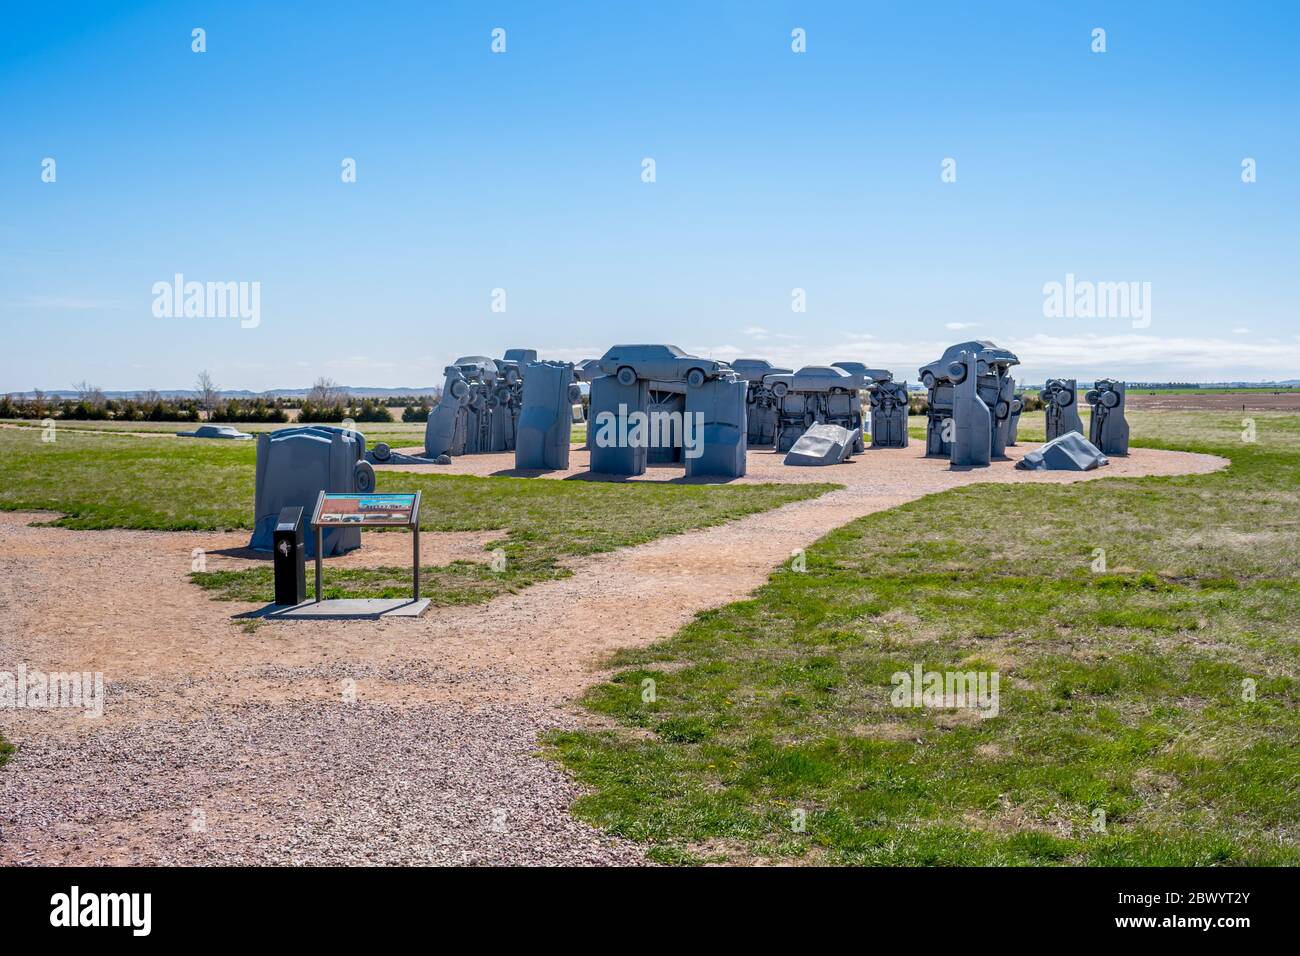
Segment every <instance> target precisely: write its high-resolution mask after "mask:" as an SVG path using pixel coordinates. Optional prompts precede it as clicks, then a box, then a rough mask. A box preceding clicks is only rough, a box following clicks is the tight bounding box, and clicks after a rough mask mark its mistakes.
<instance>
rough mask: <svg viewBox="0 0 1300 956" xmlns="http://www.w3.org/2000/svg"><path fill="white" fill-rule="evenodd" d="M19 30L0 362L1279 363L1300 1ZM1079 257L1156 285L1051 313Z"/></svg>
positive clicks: (1297, 373)
mask: <svg viewBox="0 0 1300 956" xmlns="http://www.w3.org/2000/svg"><path fill="white" fill-rule="evenodd" d="M196 27H202V28H203V29H205V30H206V40H207V51H206V52H204V53H194V52H192V50H191V31H192V30H193V29H194V28H196ZM1097 27H1100V28H1103V29H1105V31H1106V52H1105V53H1094V52H1092V50H1091V45H1092V42H1093V40H1092V31H1093V30H1094V28H1097ZM494 28H503V29H504V30H505V31H506V52H505V53H503V54H494V53H493V52H492V51H491V48H490V44H491V39H492V37H491V32H492V30H493V29H494ZM795 28H802V29H803V30H805V31H806V37H807V52H806V53H802V54H800V53H795V52H793V51H792V50H791V31H792V30H794V29H795ZM3 30H4V32H3V34H2V35H0V124H2V125H0V129H2V130H3V132H2V133H0V328H2V329H3V332H4V342H5V348H4V349H3V352H2V353H0V390H15V391H17V390H24V389H31V388H32V387H33V386H39V387H42V388H46V389H52V388H61V387H67V386H68V385H70V384H71V383H72V382H73V381H77V380H81V379H88V380H90V381H92V382H94V383H96V384H99V385H101V386H103V387H105V388H111V389H117V388H128V389H135V388H148V387H152V388H160V389H165V388H185V387H189V386H191V385H192V383H193V381H194V377H195V374H196V372H197V371H198V370H199V369H201V368H205V367H206V368H208V369H209V370H210V371H211V372H212V375H213V377H214V378H215V379H216V381H217V382H218V384H220V385H221V386H223V387H227V388H254V389H264V388H273V387H295V386H303V385H307V384H310V382H311V381H312V380H313V379H315V378H316V377H317V376H320V375H326V376H329V377H331V378H334V379H336V380H338V381H341V382H344V383H346V384H351V385H372V386H384V385H388V386H422V385H432V384H437V383H440V382H441V378H442V375H441V370H442V368H443V366H444V365H446V364H447V363H448V362H449V361H451V360H452V359H454V358H455V357H456V356H458V355H464V354H487V355H493V356H498V355H500V354H501V353H502V352H503V351H504V350H505V349H506V348H510V347H525V348H537V349H538V350H539V351H540V352H541V353H542V354H543V357H551V358H566V359H574V360H576V359H581V358H584V357H590V356H593V355H598V354H600V353H601V352H603V351H604V350H605V348H607V347H608V346H609V345H612V344H614V343H615V342H625V341H666V342H671V343H675V344H678V345H680V346H682V347H684V348H687V349H688V350H691V351H696V352H700V353H705V354H710V355H712V356H713V357H716V358H724V359H725V358H736V357H767V358H771V359H773V360H776V361H778V362H781V363H783V364H793V365H802V364H809V363H818V362H829V361H838V360H855V361H864V362H867V363H868V364H870V365H884V366H888V367H892V368H894V369H895V372H896V374H897V375H898V376H899V377H900V378H901V377H907V378H910V379H914V378H915V369H916V366H917V365H919V364H922V363H924V362H928V361H930V360H932V359H934V358H936V357H937V356H938V354H939V352H940V350H941V349H942V348H943V347H944V346H946V345H948V344H951V343H952V342H955V341H960V340H963V339H967V338H973V337H974V338H989V339H992V340H994V341H995V342H997V343H998V344H999V345H1002V346H1004V347H1009V348H1012V349H1014V350H1016V351H1017V352H1018V354H1020V356H1021V358H1022V360H1023V361H1024V368H1023V370H1022V375H1021V376H1020V377H1021V378H1022V380H1026V381H1031V382H1032V381H1041V380H1042V378H1043V377H1044V376H1047V375H1055V374H1066V375H1078V376H1080V377H1083V378H1088V379H1091V378H1092V377H1094V376H1103V375H1115V376H1121V377H1125V378H1129V379H1131V380H1151V379H1160V380H1165V379H1175V380H1220V379H1252V380H1254V379H1266V378H1267V379H1271V378H1300V322H1297V321H1296V318H1297V304H1296V302H1297V298H1296V295H1295V291H1294V288H1293V285H1294V282H1295V276H1296V274H1297V271H1298V270H1297V268H1296V262H1297V253H1298V252H1300V240H1298V238H1297V235H1298V231H1297V213H1300V186H1298V185H1297V179H1298V177H1300V126H1298V124H1297V118H1298V117H1300V111H1298V110H1297V103H1300V97H1298V96H1297V94H1298V93H1300V66H1297V60H1298V58H1297V56H1296V52H1295V51H1296V49H1297V48H1298V47H1300V5H1297V4H1291V3H1277V4H1238V3H1216V4H1189V3H1167V4H1165V3H1143V4H1131V3H1116V4H1087V3H1048V2H1037V3H1024V4H990V5H983V4H979V5H977V4H968V3H952V4H947V3H926V4H901V3H900V4H864V3H854V4H849V3H844V4H840V3H763V2H748V3H740V2H735V3H729V2H716V3H710V2H696V3H680V4H677V3H656V4H621V3H620V4H608V3H606V4H596V3H590V4H584V3H564V2H554V3H546V4H539V3H518V4H490V3H469V2H466V3H432V2H423V3H383V2H375V3H365V4H361V3H355V2H350V3H296V4H295V3H277V4H256V3H239V2H230V0H223V2H220V3H218V2H212V3H176V2H170V3H93V2H86V3H79V4H68V5H40V6H32V5H17V4H14V5H11V6H9V7H8V8H7V9H6V11H5V23H4V27H3ZM47 157H48V158H53V159H54V160H55V162H56V164H57V165H56V167H55V168H56V179H55V181H54V182H43V181H42V163H43V160H44V159H45V158H47ZM346 157H351V158H353V159H355V161H356V164H357V181H356V182H355V183H343V182H342V181H341V178H340V164H341V162H342V161H343V159H344V158H346ZM647 157H648V158H652V159H653V160H654V161H655V173H656V178H655V181H654V182H652V183H647V182H643V181H642V161H643V159H645V158H647ZM1247 157H1249V158H1253V159H1254V160H1255V161H1256V163H1257V181H1256V182H1254V183H1249V184H1248V183H1243V182H1242V179H1241V164H1242V160H1243V159H1244V158H1247ZM947 158H952V159H955V160H956V172H957V176H956V181H955V182H943V181H941V175H940V174H941V168H942V166H941V164H942V163H943V161H944V160H945V159H947ZM176 273H181V274H183V275H184V276H185V278H186V279H187V280H191V281H200V282H207V281H213V282H258V283H260V290H261V309H260V316H259V322H258V324H257V326H256V327H255V328H241V325H240V322H239V321H238V320H237V319H231V318H216V317H209V318H198V317H190V318H159V317H157V316H155V315H154V313H153V309H152V305H153V301H154V296H153V292H152V287H153V285H154V283H156V282H160V281H165V282H170V281H171V280H172V277H173V275H174V274H176ZM1067 274H1073V275H1074V276H1076V279H1077V280H1079V281H1085V282H1088V281H1091V282H1138V283H1150V290H1151V293H1150V315H1149V319H1150V322H1149V325H1147V326H1146V327H1140V326H1141V323H1136V326H1137V327H1135V322H1134V321H1132V320H1131V319H1130V318H1129V317H1126V316H1121V317H1104V318H1081V317H1068V318H1067V317H1050V318H1049V317H1045V316H1044V314H1043V308H1044V293H1043V288H1044V284H1045V283H1049V282H1053V281H1055V282H1064V280H1065V277H1066V275H1067ZM494 289H504V290H505V292H506V311H505V312H503V313H502V312H494V311H492V303H493V298H492V297H493V290H494ZM793 289H803V290H805V295H806V302H807V310H806V311H805V312H794V311H792V309H791V302H792V290H793Z"/></svg>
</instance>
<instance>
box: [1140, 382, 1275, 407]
mask: <svg viewBox="0 0 1300 956" xmlns="http://www.w3.org/2000/svg"><path fill="white" fill-rule="evenodd" d="M1125 401H1127V402H1128V405H1129V407H1131V408H1132V409H1133V410H1134V411H1143V412H1207V411H1218V412H1243V411H1245V412H1296V411H1300V391H1291V392H1270V391H1268V390H1266V389H1262V388H1261V389H1259V390H1258V391H1250V392H1233V393H1226V392H1207V393H1205V394H1203V395H1198V394H1196V393H1195V392H1193V393H1190V394H1185V395H1171V394H1169V393H1167V392H1150V391H1147V392H1143V391H1140V390H1137V389H1129V391H1128V394H1127V395H1126V396H1125Z"/></svg>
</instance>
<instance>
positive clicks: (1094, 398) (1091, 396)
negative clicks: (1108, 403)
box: [1083, 388, 1101, 405]
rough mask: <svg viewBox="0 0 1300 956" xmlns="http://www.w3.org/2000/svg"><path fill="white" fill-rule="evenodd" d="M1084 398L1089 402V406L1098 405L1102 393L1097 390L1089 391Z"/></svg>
mask: <svg viewBox="0 0 1300 956" xmlns="http://www.w3.org/2000/svg"><path fill="white" fill-rule="evenodd" d="M1083 397H1084V398H1086V399H1087V400H1088V404H1089V405H1096V404H1097V402H1098V400H1099V399H1100V398H1101V392H1099V391H1097V390H1096V389H1095V388H1093V389H1089V390H1088V393H1087V394H1086V395H1084V396H1083Z"/></svg>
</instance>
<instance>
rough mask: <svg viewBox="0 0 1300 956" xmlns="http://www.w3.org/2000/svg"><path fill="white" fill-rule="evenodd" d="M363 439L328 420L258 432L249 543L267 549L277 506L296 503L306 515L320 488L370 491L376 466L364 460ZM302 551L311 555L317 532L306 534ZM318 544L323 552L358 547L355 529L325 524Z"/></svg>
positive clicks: (364, 442)
mask: <svg viewBox="0 0 1300 956" xmlns="http://www.w3.org/2000/svg"><path fill="white" fill-rule="evenodd" d="M365 455H366V439H365V436H364V435H362V434H361V433H360V432H357V431H353V430H351V429H348V428H338V427H335V426H332V425H305V426H300V427H297V428H281V429H279V430H277V431H274V432H262V433H261V434H260V435H258V436H257V471H256V476H257V477H256V482H255V485H254V505H253V537H252V539H251V540H250V541H249V543H248V544H249V547H250V548H252V549H254V550H255V551H270V550H271V548H272V546H273V544H274V541H273V532H274V531H275V523H276V519H277V518H278V517H279V514H280V509H281V508H287V507H301V508H302V509H303V512H304V514H305V515H307V516H310V515H311V513H312V510H313V509H314V508H315V507H316V498H317V496H318V495H319V494H320V493H321V492H322V491H326V492H334V493H366V492H371V491H374V490H375V471H374V469H373V468H372V467H371V466H370V464H369V462H367V461H365V460H364V458H365ZM306 545H307V556H308V557H315V556H316V536H315V535H314V534H309V535H307V538H306ZM322 545H323V548H324V553H325V556H326V557H330V556H333V555H336V554H343V553H345V552H347V551H351V550H353V549H355V548H359V547H361V530H360V529H359V528H328V529H326V531H325V533H324V537H323V539H322Z"/></svg>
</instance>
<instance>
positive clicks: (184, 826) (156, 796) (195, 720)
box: [0, 445, 1227, 863]
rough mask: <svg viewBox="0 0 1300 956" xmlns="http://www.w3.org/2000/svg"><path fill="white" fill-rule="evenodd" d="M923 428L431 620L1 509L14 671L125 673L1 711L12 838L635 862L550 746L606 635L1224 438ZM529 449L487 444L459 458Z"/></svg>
mask: <svg viewBox="0 0 1300 956" xmlns="http://www.w3.org/2000/svg"><path fill="white" fill-rule="evenodd" d="M1031 447H1033V446H1029V445H1026V446H1022V447H1021V448H1020V449H1018V451H1020V452H1021V453H1023V451H1026V450H1028V449H1029V448H1031ZM921 451H922V449H920V448H919V447H916V446H913V447H912V448H910V449H906V450H896V451H882V452H869V453H868V454H866V455H864V456H862V457H860V458H859V459H857V460H856V462H855V463H853V464H850V465H844V466H838V467H835V468H827V469H794V468H784V467H783V466H780V465H779V464H778V462H779V459H778V458H777V456H774V455H771V454H767V453H751V469H750V470H751V479H752V480H759V479H762V480H782V481H826V480H831V481H836V482H841V483H843V484H845V485H846V487H845V488H844V489H843V490H840V491H835V492H832V493H830V494H828V495H824V496H822V497H821V498H818V499H814V500H811V501H805V502H797V503H794V504H791V505H787V506H785V507H784V508H780V509H778V510H776V511H771V512H767V513H764V514H759V515H753V516H750V517H748V518H745V519H742V520H739V521H735V522H732V523H730V524H727V525H723V526H720V527H716V528H708V529H702V530H699V531H693V532H689V533H686V534H682V535H675V536H671V537H666V538H661V539H659V540H657V541H653V542H650V543H648V544H646V545H642V546H640V547H636V548H629V549H625V550H623V551H619V552H615V553H613V554H609V555H600V556H596V557H593V558H590V559H586V560H583V561H581V562H579V563H577V564H576V565H575V567H574V574H573V575H572V576H571V577H569V578H566V579H563V580H559V581H549V582H544V583H541V584H538V585H534V586H533V587H531V588H528V589H527V590H525V591H523V592H521V593H520V594H517V595H507V596H504V597H501V598H498V599H497V600H495V601H493V602H492V603H491V604H489V605H487V606H485V607H484V606H479V607H467V608H450V609H442V610H433V611H431V612H430V613H429V614H428V615H426V616H425V617H424V618H422V619H414V620H411V619H408V620H397V619H394V620H386V621H382V622H362V621H354V622H347V621H342V622H340V621H331V622H274V623H265V624H260V625H256V626H250V625H249V624H248V623H247V622H244V621H240V620H238V619H235V618H234V615H235V614H238V613H240V612H242V611H246V610H248V609H250V606H248V605H238V604H231V603H224V602H217V601H212V600H210V599H208V597H207V596H206V595H205V594H204V593H203V592H202V591H200V590H199V589H198V588H197V587H195V586H194V585H192V584H190V583H189V582H188V579H187V575H188V573H189V572H190V570H191V563H192V560H193V554H194V549H196V548H197V549H202V550H203V551H204V552H205V554H206V555H207V558H208V560H209V562H210V563H209V567H210V568H212V567H217V566H237V565H239V564H241V563H246V562H247V561H249V560H250V559H249V558H248V557H247V556H246V555H245V554H244V553H243V552H241V551H240V550H239V549H240V548H241V547H242V545H243V544H244V542H245V540H246V538H245V536H243V535H214V534H192V533H170V534H168V533H154V532H131V531H100V532H78V531H68V530H64V529H58V528H41V527H30V526H29V525H28V522H29V521H30V520H31V517H32V516H30V515H18V514H0V671H3V670H10V671H13V670H15V668H16V666H17V664H18V663H24V664H26V666H27V667H28V668H29V669H35V668H40V669H42V670H46V671H49V670H77V671H91V672H94V671H99V672H102V673H103V674H104V679H105V681H106V685H107V693H106V697H107V702H106V706H105V709H104V716H103V717H102V718H98V719H90V720H88V719H85V718H84V717H82V716H80V715H79V714H77V713H75V712H71V711H68V710H62V711H50V710H0V731H3V733H4V734H5V735H6V736H7V737H8V738H9V739H11V740H12V741H14V742H15V743H18V744H19V745H20V746H21V750H20V752H19V753H18V754H17V755H16V756H15V757H14V758H13V759H12V760H11V761H10V763H9V764H8V765H7V766H6V767H5V768H4V769H3V770H0V863H9V862H42V861H44V862H86V863H89V862H97V861H104V860H110V859H111V860H116V861H119V862H130V863H146V862H182V863H184V862H193V863H206V862H271V863H275V862H311V863H366V862H387V863H397V862H427V863H434V862H493V863H510V862H555V863H575V862H636V861H638V860H639V859H640V855H639V851H638V850H637V849H636V848H635V847H633V846H628V845H623V844H618V843H616V842H614V841H610V840H608V839H606V838H604V837H602V836H601V835H600V834H598V833H596V832H594V831H592V830H590V829H589V828H586V827H584V826H581V825H579V824H577V823H575V822H574V821H573V820H572V819H571V817H569V815H568V814H567V807H568V805H569V803H570V802H571V801H572V799H573V798H574V797H575V795H576V793H575V791H574V788H573V786H572V784H571V783H570V781H569V780H568V779H567V778H566V777H565V776H564V775H563V774H561V773H559V772H557V771H556V770H555V769H554V768H553V767H551V766H549V765H548V764H546V763H545V762H544V761H541V760H539V759H537V758H536V756H535V755H534V754H533V751H534V749H535V742H536V736H537V734H538V733H539V732H540V731H541V730H543V729H545V728H548V727H555V726H562V725H566V724H572V723H574V722H575V721H577V720H578V719H580V718H579V715H577V714H576V713H574V712H573V711H572V709H570V708H568V707H566V705H567V704H569V703H570V702H571V700H572V698H573V697H574V696H575V695H576V694H578V693H579V692H580V691H581V690H582V689H583V688H584V687H585V686H587V685H588V684H590V683H591V682H592V681H593V680H594V679H596V678H597V677H598V676H599V668H600V666H601V662H602V660H604V659H605V657H606V655H607V654H608V653H609V652H611V651H613V650H616V649H618V648H622V647H628V646H633V645H639V644H645V643H648V642H651V641H654V640H658V639H661V638H663V637H666V636H668V635H670V634H672V633H673V632H674V631H675V630H676V629H677V628H679V627H680V626H682V625H683V624H685V623H686V622H687V621H689V620H690V619H691V617H692V616H693V615H694V614H696V613H697V612H699V611H701V610H704V609H707V608H711V607H716V606H719V605H722V604H725V603H728V602H730V601H733V600H736V599H739V598H742V597H744V596H745V595H747V594H748V593H750V592H751V591H752V590H753V589H754V588H755V587H757V586H758V585H760V584H762V583H763V581H764V580H766V578H767V575H768V574H769V573H770V572H771V570H772V568H773V567H775V566H776V565H777V564H779V563H780V562H781V561H783V560H785V559H787V558H788V557H789V555H790V554H791V552H792V551H793V550H794V549H795V548H802V547H807V546H808V545H810V544H811V543H812V542H814V541H815V540H817V539H818V538H819V537H821V536H822V535H823V534H825V533H826V532H828V531H830V530H832V529H834V528H836V527H839V526H841V525H843V524H845V523H847V522H848V521H851V520H853V519H854V518H857V517H859V516H861V515H865V514H869V513H872V512H874V511H879V510H882V509H885V508H889V507H893V506H895V505H898V504H901V503H903V502H906V501H911V500H914V499H916V498H919V497H922V496H923V495H927V494H932V493H935V492H938V491H943V490H945V489H947V488H952V487H956V486H958V485H962V484H968V483H972V482H975V481H980V482H986V481H993V482H1013V481H1014V482H1026V481H1028V482H1037V483H1042V482H1064V481H1080V480H1094V479H1097V478H1104V477H1119V476H1125V475H1132V476H1136V475H1153V474H1186V473H1200V472H1208V471H1213V470H1216V469H1217V468H1220V467H1223V466H1224V465H1225V464H1226V463H1227V462H1226V461H1225V460H1224V459H1221V458H1215V457H1213V456H1207V455H1188V454H1183V453H1177V452H1162V451H1154V450H1148V449H1137V450H1135V452H1134V454H1133V455H1132V456H1131V457H1129V458H1123V459H1115V460H1114V461H1113V463H1112V465H1111V466H1110V467H1108V468H1105V469H1102V470H1100V471H1097V472H1091V473H1087V474H1067V473H1052V474H1043V473H1030V472H1022V471H1016V470H1015V469H1014V468H1013V467H1012V464H1011V463H1010V462H999V463H997V464H995V465H994V466H993V467H991V468H989V469H982V470H979V471H954V470H952V469H950V468H949V467H948V465H947V463H946V462H943V461H938V460H931V459H926V458H924V457H923V455H922V454H921ZM575 457H576V456H575ZM493 459H497V460H495V461H494V460H493ZM509 464H510V462H509V456H488V455H485V456H475V457H474V458H462V459H458V460H457V462H456V463H455V464H454V465H453V466H452V468H450V469H442V470H443V471H444V472H445V471H470V470H472V471H473V472H477V473H489V474H490V473H493V472H497V473H500V472H502V471H505V470H508V465H509ZM679 474H680V471H676V470H669V469H654V470H653V471H652V473H651V474H650V475H649V476H647V478H648V480H672V479H673V478H675V477H676V476H677V475H679ZM549 477H569V476H568V475H566V474H561V475H554V476H549ZM491 538H492V534H491V533H475V534H468V535H456V534H450V535H433V534H430V535H428V536H427V537H426V536H422V542H421V543H422V548H424V549H425V555H426V560H428V561H430V562H431V563H432V562H438V563H442V562H444V561H447V560H451V559H452V556H455V557H465V556H469V555H474V556H477V557H480V558H481V557H485V555H483V554H482V553H481V549H482V546H483V544H484V543H485V542H486V541H487V540H490V539H491ZM426 540H428V546H427V548H425V545H424V542H425V541H426ZM405 546H406V538H405V536H399V535H386V534H384V535H380V534H372V535H369V536H368V537H367V539H366V547H364V548H363V549H362V550H361V551H360V552H358V553H356V554H354V555H353V556H350V557H349V558H347V559H344V560H343V562H342V563H355V564H361V565H365V564H372V563H375V564H379V563H385V559H386V558H387V563H391V561H392V555H391V554H390V553H389V552H392V553H396V552H398V551H400V552H401V553H402V554H403V556H404V555H405V553H406V552H405ZM10 662H13V663H10ZM200 818H201V819H202V820H203V821H204V825H203V828H202V829H196V827H195V825H194V823H195V821H196V820H198V819H200Z"/></svg>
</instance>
